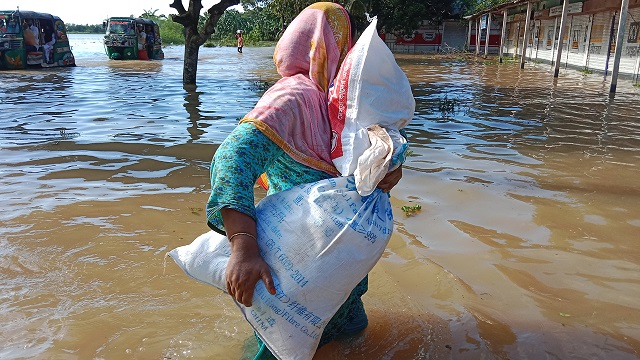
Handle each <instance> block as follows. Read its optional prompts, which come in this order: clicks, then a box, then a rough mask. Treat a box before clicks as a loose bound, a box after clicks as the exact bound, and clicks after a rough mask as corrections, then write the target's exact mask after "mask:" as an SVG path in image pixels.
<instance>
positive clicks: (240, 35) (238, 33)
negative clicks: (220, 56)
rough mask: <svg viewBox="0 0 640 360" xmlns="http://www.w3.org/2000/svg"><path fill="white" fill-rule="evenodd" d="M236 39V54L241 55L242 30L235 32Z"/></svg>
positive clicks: (242, 44) (242, 43)
mask: <svg viewBox="0 0 640 360" xmlns="http://www.w3.org/2000/svg"><path fill="white" fill-rule="evenodd" d="M236 39H238V52H239V53H241V54H242V47H243V46H244V39H243V38H242V30H238V31H236Z"/></svg>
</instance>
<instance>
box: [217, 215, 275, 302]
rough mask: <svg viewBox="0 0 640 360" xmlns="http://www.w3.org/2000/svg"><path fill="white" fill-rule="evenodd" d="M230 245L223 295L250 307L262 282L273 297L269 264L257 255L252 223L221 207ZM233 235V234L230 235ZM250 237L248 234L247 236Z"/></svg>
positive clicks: (257, 249)
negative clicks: (226, 293)
mask: <svg viewBox="0 0 640 360" xmlns="http://www.w3.org/2000/svg"><path fill="white" fill-rule="evenodd" d="M220 213H221V215H222V221H223V222H224V227H225V230H226V231H227V236H228V237H232V239H231V240H229V242H230V245H231V256H230V257H229V262H228V263H227V271H226V278H227V292H228V293H229V295H231V296H232V297H233V298H234V299H236V301H238V302H239V303H241V304H242V305H244V306H251V299H253V291H254V290H255V288H256V284H257V283H258V281H260V280H262V281H263V282H264V285H265V286H266V287H267V291H269V293H271V294H272V295H275V294H276V287H275V286H274V284H273V277H272V276H271V270H270V269H269V265H267V263H266V262H265V261H264V259H263V258H262V256H260V248H259V247H258V243H257V241H256V239H255V237H253V236H255V234H256V222H255V220H253V218H252V217H251V216H249V215H246V214H244V213H241V212H239V211H236V210H233V209H229V208H224V209H221V210H220ZM234 234H237V235H235V236H233V235H234ZM249 234H251V235H249Z"/></svg>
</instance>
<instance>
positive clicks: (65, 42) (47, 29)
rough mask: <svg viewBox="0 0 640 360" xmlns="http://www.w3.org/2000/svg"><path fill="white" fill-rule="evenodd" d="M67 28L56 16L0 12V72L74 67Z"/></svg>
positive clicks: (30, 12) (15, 11)
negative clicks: (34, 68)
mask: <svg viewBox="0 0 640 360" xmlns="http://www.w3.org/2000/svg"><path fill="white" fill-rule="evenodd" d="M75 64H76V63H75V58H74V57H73V53H72V52H71V46H69V39H68V38H67V28H66V27H65V25H64V22H63V21H62V20H61V19H60V18H59V17H57V16H53V15H51V14H47V13H39V12H34V11H21V10H0V69H25V68H28V67H43V68H47V67H56V66H75Z"/></svg>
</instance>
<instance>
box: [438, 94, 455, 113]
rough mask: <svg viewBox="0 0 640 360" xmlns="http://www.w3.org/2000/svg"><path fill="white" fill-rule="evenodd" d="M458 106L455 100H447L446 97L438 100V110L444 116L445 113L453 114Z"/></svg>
mask: <svg viewBox="0 0 640 360" xmlns="http://www.w3.org/2000/svg"><path fill="white" fill-rule="evenodd" d="M457 105H458V100H457V99H449V98H448V97H447V95H445V96H444V97H443V98H441V99H440V104H439V105H438V109H439V110H440V112H441V113H442V115H443V116H445V115H446V114H447V113H451V112H455V111H456V106H457Z"/></svg>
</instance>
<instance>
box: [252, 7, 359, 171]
mask: <svg viewBox="0 0 640 360" xmlns="http://www.w3.org/2000/svg"><path fill="white" fill-rule="evenodd" d="M350 48H351V25H350V21H349V15H348V14H347V12H346V10H345V9H344V8H343V7H342V6H340V5H338V4H334V3H330V2H318V3H315V4H312V5H310V6H309V7H307V8H306V9H304V10H303V11H302V12H301V13H300V14H299V15H298V16H297V17H296V18H295V19H294V20H293V21H292V22H291V24H290V25H289V27H288V28H287V30H286V31H285V32H284V34H283V35H282V38H281V39H280V41H278V44H277V45H276V50H275V52H274V55H273V59H274V62H275V64H276V69H277V70H278V73H279V74H280V75H281V76H282V79H280V80H279V81H278V82H276V83H275V84H274V85H273V86H272V87H271V88H270V89H269V90H268V91H267V92H265V94H264V95H263V96H262V98H261V99H260V100H259V101H258V103H257V104H256V106H255V108H254V109H253V110H251V111H250V112H249V113H248V114H247V115H246V116H245V117H244V118H243V119H242V120H241V122H250V123H253V124H254V125H255V126H256V127H257V128H258V129H260V130H261V131H262V132H263V133H264V134H265V135H266V136H267V137H269V138H270V139H271V140H272V141H274V142H275V143H276V144H278V145H279V146H280V147H281V148H282V149H283V150H284V151H285V152H287V153H288V154H289V155H291V157H293V158H294V159H295V160H296V161H298V162H300V163H302V164H305V165H307V166H310V167H312V168H314V169H317V170H321V171H324V172H327V173H329V174H337V170H336V169H335V167H334V166H333V163H332V161H331V157H330V152H331V127H330V125H329V118H328V112H327V101H328V100H327V92H328V90H329V86H330V85H331V82H332V81H333V79H334V78H335V76H336V74H337V71H338V68H339V67H340V64H341V63H342V60H344V58H345V56H346V55H347V53H348V52H349V49H350Z"/></svg>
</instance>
